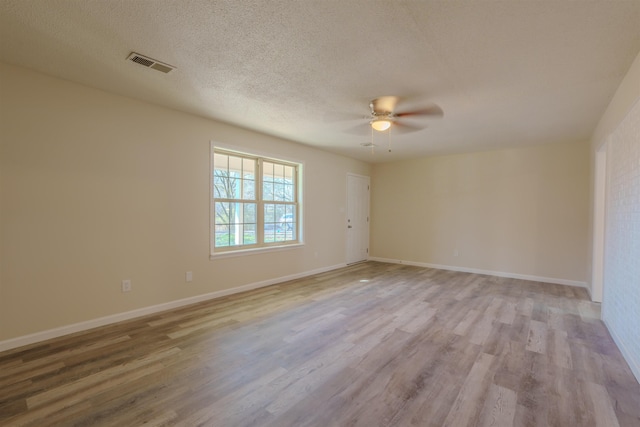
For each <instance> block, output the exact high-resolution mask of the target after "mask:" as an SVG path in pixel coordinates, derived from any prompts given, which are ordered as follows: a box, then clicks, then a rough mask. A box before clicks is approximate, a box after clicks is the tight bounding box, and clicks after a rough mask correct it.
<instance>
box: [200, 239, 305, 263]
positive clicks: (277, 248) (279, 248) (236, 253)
mask: <svg viewBox="0 0 640 427" xmlns="http://www.w3.org/2000/svg"><path fill="white" fill-rule="evenodd" d="M302 246H304V243H294V244H291V245H284V246H268V247H262V248H253V249H238V250H237V251H229V252H218V253H213V254H211V255H209V259H210V260H214V259H220V258H232V257H237V256H244V255H254V254H259V253H264V252H280V251H288V250H292V249H298V248H301V247H302Z"/></svg>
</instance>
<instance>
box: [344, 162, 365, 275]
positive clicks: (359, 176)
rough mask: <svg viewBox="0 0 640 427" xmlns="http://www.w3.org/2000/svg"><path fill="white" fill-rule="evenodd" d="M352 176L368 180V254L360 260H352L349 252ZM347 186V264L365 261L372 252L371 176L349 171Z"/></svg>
mask: <svg viewBox="0 0 640 427" xmlns="http://www.w3.org/2000/svg"><path fill="white" fill-rule="evenodd" d="M350 178H358V179H365V180H366V182H367V189H368V190H367V227H366V238H367V256H366V258H365V259H363V260H358V261H350V254H349V232H348V229H347V227H348V226H349V222H348V219H349V198H350V192H349V179H350ZM346 186H347V189H346V190H347V191H346V194H347V198H346V206H347V209H346V214H345V220H347V221H345V230H346V231H345V261H346V264H356V263H358V262H364V261H367V260H368V259H369V256H370V253H369V245H370V242H371V239H370V237H371V236H370V232H371V230H370V228H371V177H369V176H367V175H360V174H356V173H351V172H348V173H347V180H346Z"/></svg>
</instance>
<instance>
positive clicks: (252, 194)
mask: <svg viewBox="0 0 640 427" xmlns="http://www.w3.org/2000/svg"><path fill="white" fill-rule="evenodd" d="M212 156H213V158H212V180H213V186H212V187H213V194H212V196H213V199H212V209H211V210H212V212H211V229H212V236H211V252H212V253H224V252H231V251H238V250H246V249H254V248H256V249H257V248H265V247H274V246H284V245H291V244H296V243H300V239H299V236H300V220H299V218H300V206H299V202H298V201H299V199H300V195H299V191H300V186H299V184H298V183H299V175H298V174H299V170H300V165H298V164H296V163H291V162H286V161H282V160H276V159H270V158H264V157H258V156H252V155H249V154H243V153H242V154H241V153H236V152H232V151H226V150H221V149H218V148H213V154H212Z"/></svg>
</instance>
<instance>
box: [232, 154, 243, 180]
mask: <svg viewBox="0 0 640 427" xmlns="http://www.w3.org/2000/svg"><path fill="white" fill-rule="evenodd" d="M229 175H230V176H233V177H236V178H239V177H241V176H242V158H241V157H236V156H229Z"/></svg>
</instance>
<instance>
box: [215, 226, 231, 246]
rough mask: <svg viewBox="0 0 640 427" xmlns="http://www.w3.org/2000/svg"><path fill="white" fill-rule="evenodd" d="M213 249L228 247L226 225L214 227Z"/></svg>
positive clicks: (227, 229) (227, 228)
mask: <svg viewBox="0 0 640 427" xmlns="http://www.w3.org/2000/svg"><path fill="white" fill-rule="evenodd" d="M215 239H216V240H215V247H216V248H219V247H223V246H229V227H228V226H227V225H216V228H215Z"/></svg>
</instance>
